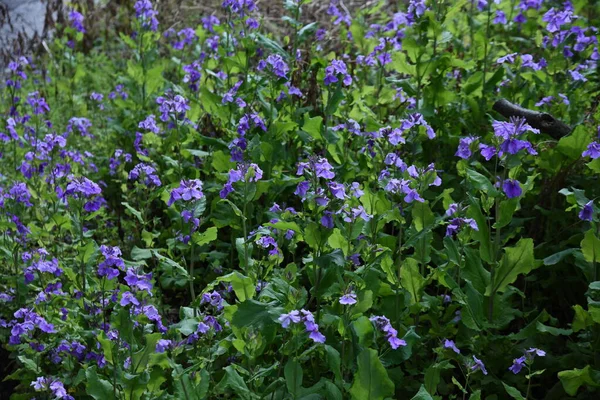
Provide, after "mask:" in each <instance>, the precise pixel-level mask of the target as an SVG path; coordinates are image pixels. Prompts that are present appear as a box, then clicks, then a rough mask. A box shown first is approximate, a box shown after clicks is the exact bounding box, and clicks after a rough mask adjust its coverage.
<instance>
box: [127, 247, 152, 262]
mask: <svg viewBox="0 0 600 400" xmlns="http://www.w3.org/2000/svg"><path fill="white" fill-rule="evenodd" d="M149 258H152V250H150V249H140V248H139V247H137V246H133V249H131V259H132V260H134V261H140V260H147V259H149Z"/></svg>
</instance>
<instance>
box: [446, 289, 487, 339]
mask: <svg viewBox="0 0 600 400" xmlns="http://www.w3.org/2000/svg"><path fill="white" fill-rule="evenodd" d="M465 287H466V294H463V293H462V291H461V290H460V288H458V287H457V288H455V289H454V291H453V293H454V294H455V296H456V297H457V299H458V301H459V302H460V303H461V304H463V305H464V307H463V309H462V320H461V321H462V323H463V324H465V326H466V327H467V328H469V329H473V330H475V331H481V330H482V329H483V327H484V326H485V317H484V313H483V295H482V294H481V293H480V292H478V291H477V290H475V288H474V287H473V285H472V284H471V282H469V281H467V282H466V285H465Z"/></svg>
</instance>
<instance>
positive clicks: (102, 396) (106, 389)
mask: <svg viewBox="0 0 600 400" xmlns="http://www.w3.org/2000/svg"><path fill="white" fill-rule="evenodd" d="M85 377H86V380H87V382H86V385H85V391H86V393H87V394H89V395H90V396H92V397H93V398H94V399H96V400H110V399H114V398H115V396H114V393H113V386H112V384H111V383H110V382H109V381H106V380H104V379H100V378H98V374H97V373H96V367H89V368H87V369H86V370H85Z"/></svg>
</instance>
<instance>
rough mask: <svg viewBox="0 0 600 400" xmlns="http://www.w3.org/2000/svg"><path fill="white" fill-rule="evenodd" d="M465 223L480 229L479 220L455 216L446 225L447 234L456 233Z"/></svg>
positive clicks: (474, 228)
mask: <svg viewBox="0 0 600 400" xmlns="http://www.w3.org/2000/svg"><path fill="white" fill-rule="evenodd" d="M464 225H468V226H469V227H471V229H473V230H475V231H479V227H478V226H477V222H476V221H475V220H474V219H473V218H454V219H452V220H451V221H450V223H449V224H448V226H447V227H446V236H452V235H456V234H457V233H458V231H459V230H460V228H461V227H463V226H464Z"/></svg>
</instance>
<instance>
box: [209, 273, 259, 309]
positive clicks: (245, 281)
mask: <svg viewBox="0 0 600 400" xmlns="http://www.w3.org/2000/svg"><path fill="white" fill-rule="evenodd" d="M217 281H219V282H229V283H231V286H232V287H233V291H234V292H235V295H236V296H237V298H238V299H239V301H240V302H243V301H246V299H251V298H253V297H254V294H255V293H256V287H255V286H254V284H253V283H252V279H250V278H248V277H247V276H244V275H242V274H240V273H239V272H237V271H235V272H232V273H230V274H227V275H225V276H221V277H219V278H217Z"/></svg>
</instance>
